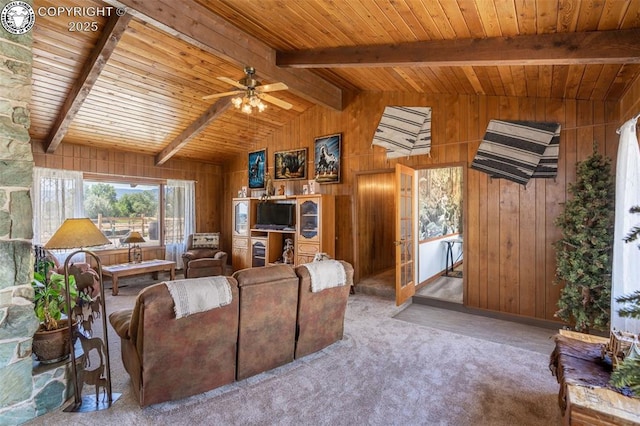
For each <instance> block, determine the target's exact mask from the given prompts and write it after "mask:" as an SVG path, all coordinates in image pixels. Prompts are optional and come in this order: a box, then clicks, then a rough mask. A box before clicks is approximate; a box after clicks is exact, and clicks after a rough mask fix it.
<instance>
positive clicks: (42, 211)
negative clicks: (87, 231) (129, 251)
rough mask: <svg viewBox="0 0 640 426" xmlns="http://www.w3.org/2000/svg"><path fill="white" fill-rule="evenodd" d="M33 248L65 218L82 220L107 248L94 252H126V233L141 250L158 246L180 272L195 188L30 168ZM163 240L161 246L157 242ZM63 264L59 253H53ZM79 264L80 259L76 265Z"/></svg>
mask: <svg viewBox="0 0 640 426" xmlns="http://www.w3.org/2000/svg"><path fill="white" fill-rule="evenodd" d="M32 201H33V211H34V215H33V222H34V236H33V242H34V244H37V245H44V244H46V243H47V241H49V238H51V236H52V235H53V234H54V233H55V232H56V230H57V229H58V228H59V227H60V225H61V224H62V223H63V222H64V220H65V219H67V218H77V217H88V218H90V219H92V220H93V222H94V223H95V224H96V226H97V227H98V228H99V229H100V230H101V231H102V232H103V233H104V235H105V236H106V237H107V238H108V239H109V240H110V241H111V243H112V244H109V245H105V246H103V247H92V250H100V249H107V250H109V249H126V248H128V244H126V243H123V242H122V240H123V239H124V237H125V236H126V235H127V234H128V233H129V232H131V231H137V232H140V234H141V235H142V236H143V238H144V239H145V242H144V243H141V244H140V245H141V246H163V245H164V248H165V259H166V260H173V261H175V262H176V264H177V265H176V266H177V268H178V269H180V268H182V253H184V251H185V246H186V240H187V237H188V236H189V234H191V233H193V232H195V231H194V230H195V205H194V203H195V182H193V181H186V180H168V181H167V182H166V184H165V183H164V182H161V181H157V180H156V181H154V180H152V179H144V178H132V179H131V180H129V181H122V180H117V179H115V178H113V177H109V176H103V175H95V174H84V175H83V173H82V172H75V171H66V170H56V169H46V168H42V167H34V172H33V197H32ZM163 237H164V240H163V239H162V238H163ZM54 254H55V255H56V257H58V258H59V259H63V260H64V257H62V258H61V257H60V256H64V253H54ZM78 261H81V259H78Z"/></svg>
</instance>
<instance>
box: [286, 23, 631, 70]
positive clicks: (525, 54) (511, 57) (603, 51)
mask: <svg viewBox="0 0 640 426" xmlns="http://www.w3.org/2000/svg"><path fill="white" fill-rule="evenodd" d="M638 40H640V29H630V30H615V31H592V32H582V33H554V34H539V35H523V36H516V37H492V38H484V39H462V40H432V41H420V42H412V43H402V44H389V45H375V46H348V47H336V48H323V49H309V50H297V51H286V52H285V51H282V52H277V54H276V65H278V66H281V67H291V68H357V67H399V66H405V67H406V66H437V67H442V66H501V65H576V64H629V63H640V43H638Z"/></svg>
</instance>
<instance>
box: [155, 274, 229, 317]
mask: <svg viewBox="0 0 640 426" xmlns="http://www.w3.org/2000/svg"><path fill="white" fill-rule="evenodd" d="M165 284H166V286H167V288H168V289H169V293H170V294H171V297H173V303H174V305H175V308H174V309H175V312H176V318H183V317H186V316H189V315H192V314H195V313H198V312H204V311H208V310H210V309H215V308H219V307H221V306H225V305H228V304H229V303H231V299H232V295H231V286H230V285H229V281H227V278H226V277H224V276H221V275H218V276H214V277H204V278H189V279H185V280H175V281H167V282H165Z"/></svg>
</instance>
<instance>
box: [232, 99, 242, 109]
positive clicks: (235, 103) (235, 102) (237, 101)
mask: <svg viewBox="0 0 640 426" xmlns="http://www.w3.org/2000/svg"><path fill="white" fill-rule="evenodd" d="M231 103H232V104H233V106H234V107H236V108H240V107H241V106H242V98H241V97H240V96H237V97H235V98H233V99H231Z"/></svg>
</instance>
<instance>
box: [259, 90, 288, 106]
mask: <svg viewBox="0 0 640 426" xmlns="http://www.w3.org/2000/svg"><path fill="white" fill-rule="evenodd" d="M258 97H259V98H260V99H263V100H265V101H267V102H269V103H272V104H274V105H275V106H278V107H280V108H282V109H291V108H293V105H291V104H290V103H289V102H287V101H283V100H282V99H278V98H276V97H274V96H271V95H267V94H266V93H260V94H258Z"/></svg>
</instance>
